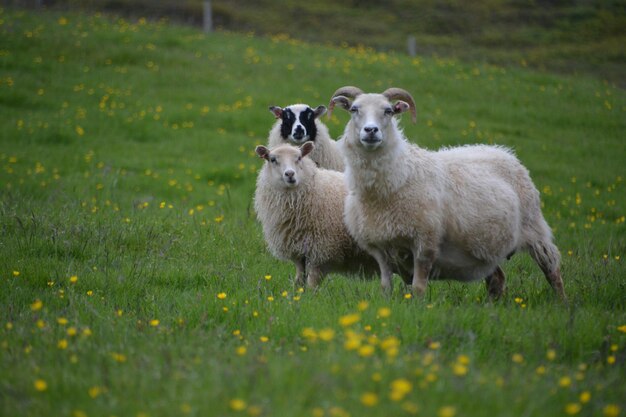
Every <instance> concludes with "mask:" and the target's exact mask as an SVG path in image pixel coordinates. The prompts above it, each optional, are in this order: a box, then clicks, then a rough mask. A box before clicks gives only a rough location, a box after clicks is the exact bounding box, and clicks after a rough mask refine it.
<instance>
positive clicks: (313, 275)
mask: <svg viewBox="0 0 626 417" xmlns="http://www.w3.org/2000/svg"><path fill="white" fill-rule="evenodd" d="M307 270H308V274H307V278H306V285H307V287H309V288H317V286H318V285H319V284H320V283H321V282H322V278H323V274H322V270H321V269H320V268H319V267H318V266H311V265H309V267H308V268H307Z"/></svg>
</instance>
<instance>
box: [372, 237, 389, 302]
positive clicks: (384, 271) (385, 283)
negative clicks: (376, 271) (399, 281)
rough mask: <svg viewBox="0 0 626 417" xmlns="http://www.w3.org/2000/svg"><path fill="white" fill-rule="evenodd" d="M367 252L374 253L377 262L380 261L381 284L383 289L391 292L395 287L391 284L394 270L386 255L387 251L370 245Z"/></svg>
mask: <svg viewBox="0 0 626 417" xmlns="http://www.w3.org/2000/svg"><path fill="white" fill-rule="evenodd" d="M366 249H367V252H368V253H369V254H370V255H372V257H373V258H374V259H376V262H378V267H379V268H380V286H381V287H382V288H383V291H384V292H386V293H388V294H391V292H392V290H393V287H392V286H391V276H392V275H393V271H392V270H391V267H390V266H389V263H388V262H387V258H386V257H385V253H384V252H383V251H381V250H379V249H377V248H374V247H372V246H368V247H367V248H366Z"/></svg>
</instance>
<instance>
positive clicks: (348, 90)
mask: <svg viewBox="0 0 626 417" xmlns="http://www.w3.org/2000/svg"><path fill="white" fill-rule="evenodd" d="M361 94H363V90H361V89H360V88H359V87H354V86H351V85H347V86H345V87H341V88H338V89H337V91H335V92H334V93H333V95H332V97H337V96H346V97H350V98H356V97H357V96H358V95H361Z"/></svg>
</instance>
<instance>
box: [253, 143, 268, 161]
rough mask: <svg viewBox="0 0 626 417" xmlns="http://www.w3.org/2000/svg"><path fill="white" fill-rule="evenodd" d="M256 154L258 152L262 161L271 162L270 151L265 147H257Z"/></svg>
mask: <svg viewBox="0 0 626 417" xmlns="http://www.w3.org/2000/svg"><path fill="white" fill-rule="evenodd" d="M254 152H256V154H257V156H258V157H259V158H261V159H265V160H269V158H270V150H269V149H267V148H266V147H265V146H263V145H259V146H257V147H256V149H255V150H254Z"/></svg>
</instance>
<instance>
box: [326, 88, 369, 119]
mask: <svg viewBox="0 0 626 417" xmlns="http://www.w3.org/2000/svg"><path fill="white" fill-rule="evenodd" d="M361 94H363V90H361V89H360V88H359V87H354V86H351V85H346V86H344V87H341V88H338V89H337V91H335V92H334V93H333V95H332V96H331V99H330V103H329V104H328V118H330V116H331V115H332V113H333V109H334V108H335V101H334V100H333V99H334V98H335V97H338V96H343V97H348V98H356V97H357V96H359V95H361Z"/></svg>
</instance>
